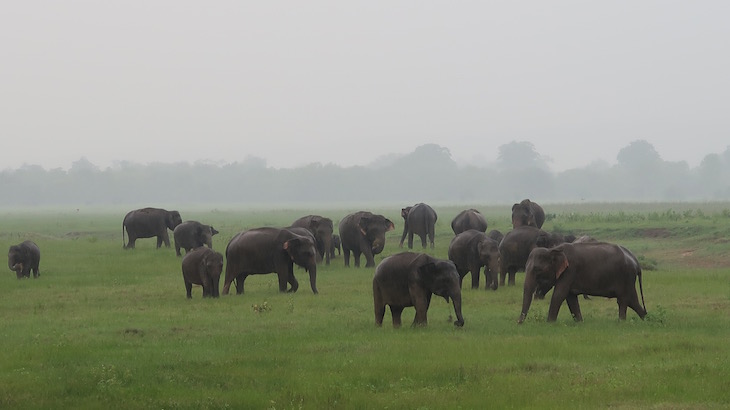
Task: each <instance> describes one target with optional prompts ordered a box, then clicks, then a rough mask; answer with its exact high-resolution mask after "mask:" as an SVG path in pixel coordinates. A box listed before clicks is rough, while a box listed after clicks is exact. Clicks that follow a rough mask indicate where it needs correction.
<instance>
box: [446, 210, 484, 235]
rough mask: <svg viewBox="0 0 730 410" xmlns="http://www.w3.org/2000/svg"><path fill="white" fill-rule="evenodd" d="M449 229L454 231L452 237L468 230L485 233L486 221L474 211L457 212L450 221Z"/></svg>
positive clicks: (479, 213)
mask: <svg viewBox="0 0 730 410" xmlns="http://www.w3.org/2000/svg"><path fill="white" fill-rule="evenodd" d="M451 229H453V230H454V235H458V234H460V233H462V232H464V231H468V230H469V229H476V230H477V231H481V232H486V231H487V220H486V219H485V218H484V215H482V214H481V212H479V211H477V210H476V209H465V210H463V211H461V212H459V214H458V215H456V216H455V217H454V219H453V220H452V221H451Z"/></svg>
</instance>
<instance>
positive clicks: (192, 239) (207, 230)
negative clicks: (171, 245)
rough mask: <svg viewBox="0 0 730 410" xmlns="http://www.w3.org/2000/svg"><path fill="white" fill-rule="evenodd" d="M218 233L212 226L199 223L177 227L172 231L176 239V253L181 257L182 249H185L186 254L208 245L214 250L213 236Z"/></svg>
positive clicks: (188, 223) (183, 224)
mask: <svg viewBox="0 0 730 410" xmlns="http://www.w3.org/2000/svg"><path fill="white" fill-rule="evenodd" d="M216 234H218V231H217V230H216V229H215V228H213V227H212V226H210V225H205V224H202V223H200V222H198V221H185V222H183V223H181V224H180V225H178V226H176V227H175V230H173V231H172V237H173V238H175V253H176V254H177V256H181V255H180V248H182V249H185V253H188V252H190V250H191V249H195V248H198V247H200V246H203V245H206V246H208V248H211V249H212V248H213V235H216Z"/></svg>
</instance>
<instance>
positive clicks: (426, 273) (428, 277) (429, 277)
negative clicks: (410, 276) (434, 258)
mask: <svg viewBox="0 0 730 410" xmlns="http://www.w3.org/2000/svg"><path fill="white" fill-rule="evenodd" d="M416 271H417V272H418V277H419V278H421V280H422V281H423V282H424V283H425V284H427V287H428V288H430V287H431V286H430V284H431V283H433V280H434V273H435V272H436V264H435V263H433V262H426V263H424V264H423V265H421V266H419V267H418V268H417V269H416Z"/></svg>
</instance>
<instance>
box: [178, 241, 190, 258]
mask: <svg viewBox="0 0 730 410" xmlns="http://www.w3.org/2000/svg"><path fill="white" fill-rule="evenodd" d="M185 253H188V250H187V249H186V250H185ZM175 255H177V256H182V254H181V253H180V245H179V244H178V243H177V242H175Z"/></svg>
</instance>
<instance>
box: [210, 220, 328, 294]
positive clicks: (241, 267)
mask: <svg viewBox="0 0 730 410" xmlns="http://www.w3.org/2000/svg"><path fill="white" fill-rule="evenodd" d="M302 229H303V228H302ZM304 230H305V231H306V232H309V231H307V230H306V229H304ZM310 234H311V233H310ZM226 261H227V263H226V279H225V282H224V285H223V294H224V295H227V294H228V292H229V290H230V287H231V283H232V282H233V280H234V279H235V280H236V293H237V294H239V295H240V294H242V293H243V282H244V281H245V280H246V277H247V276H249V275H260V274H266V273H272V272H274V273H276V274H277V275H278V277H279V291H280V292H287V283H289V284H290V285H291V288H289V290H288V292H296V291H297V289H298V288H299V282H297V279H296V278H295V277H294V264H297V265H299V266H301V267H303V268H304V269H305V270H306V271H307V272H309V283H310V285H311V287H312V292H314V293H315V294H317V293H319V292H318V291H317V249H316V248H315V245H314V241H313V240H312V239H311V237H310V236H302V235H298V234H296V233H294V232H292V231H291V230H289V229H286V228H271V227H263V228H254V229H249V230H247V231H244V232H239V233H238V234H236V235H235V236H234V237H233V238H232V239H231V241H230V242H229V243H228V246H226Z"/></svg>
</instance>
